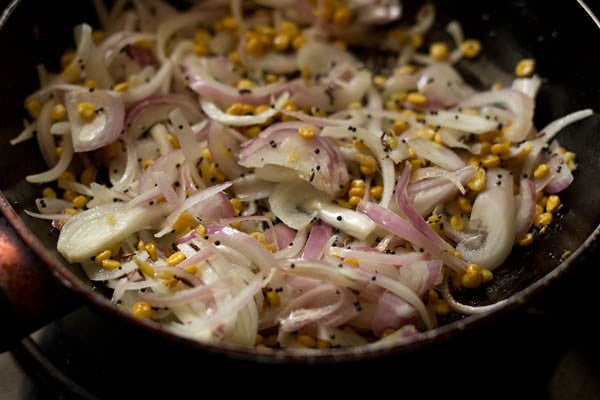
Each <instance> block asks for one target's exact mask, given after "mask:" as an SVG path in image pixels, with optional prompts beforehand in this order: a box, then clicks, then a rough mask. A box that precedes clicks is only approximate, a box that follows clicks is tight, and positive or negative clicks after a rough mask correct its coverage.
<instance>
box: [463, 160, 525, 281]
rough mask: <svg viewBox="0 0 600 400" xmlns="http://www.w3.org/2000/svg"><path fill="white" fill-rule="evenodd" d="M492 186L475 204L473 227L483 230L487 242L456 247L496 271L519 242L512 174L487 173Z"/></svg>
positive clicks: (465, 243)
mask: <svg viewBox="0 0 600 400" xmlns="http://www.w3.org/2000/svg"><path fill="white" fill-rule="evenodd" d="M487 180H488V186H487V188H486V189H485V190H484V191H483V192H481V193H479V195H478V196H477V197H476V198H475V201H474V202H473V209H472V211H471V216H470V220H469V225H470V226H472V227H474V228H476V229H477V228H479V229H483V230H484V231H485V235H484V238H483V243H480V244H478V245H473V244H471V243H468V242H465V241H463V242H461V243H459V244H458V245H457V246H456V250H458V251H459V252H460V253H461V254H462V256H463V257H464V258H465V259H466V260H468V261H469V262H472V263H475V264H477V265H479V266H480V267H482V268H487V269H490V270H493V269H494V268H496V267H498V266H499V265H500V264H502V263H503V262H504V260H505V259H506V257H508V255H509V254H510V252H511V250H512V246H513V243H514V241H515V234H516V229H517V226H516V223H515V218H512V217H508V218H507V217H506V216H512V215H515V204H514V198H513V180H512V174H510V173H509V172H508V171H506V170H502V169H500V168H494V169H490V170H488V172H487Z"/></svg>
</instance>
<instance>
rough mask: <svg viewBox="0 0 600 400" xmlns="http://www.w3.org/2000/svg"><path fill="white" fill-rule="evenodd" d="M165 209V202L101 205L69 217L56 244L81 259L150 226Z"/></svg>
mask: <svg viewBox="0 0 600 400" xmlns="http://www.w3.org/2000/svg"><path fill="white" fill-rule="evenodd" d="M166 212H167V208H166V206H165V205H156V206H152V207H148V206H137V207H132V208H128V207H127V205H126V204H124V203H111V204H105V205H101V206H98V207H95V208H93V209H89V210H86V211H83V212H82V213H79V214H77V215H75V216H73V217H72V218H70V219H69V220H68V221H67V222H66V223H65V225H64V226H63V228H62V229H61V231H60V235H59V237H58V243H57V245H56V247H57V249H58V251H59V252H60V253H61V254H62V255H63V256H64V257H65V258H66V259H67V261H69V262H78V261H81V260H84V259H86V258H89V257H92V256H95V255H96V254H98V253H100V252H101V251H103V250H106V249H107V248H109V247H110V246H112V245H113V244H115V243H118V242H120V241H121V240H123V239H125V238H126V237H128V236H129V235H131V234H133V233H135V232H137V231H139V230H141V229H143V228H146V227H149V226H151V225H152V224H154V223H155V222H156V221H157V220H158V219H160V218H161V217H163V216H164V215H165V214H166Z"/></svg>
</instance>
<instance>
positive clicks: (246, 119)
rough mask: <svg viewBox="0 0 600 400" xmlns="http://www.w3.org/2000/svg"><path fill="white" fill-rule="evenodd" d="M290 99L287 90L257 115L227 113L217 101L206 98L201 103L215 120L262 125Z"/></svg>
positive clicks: (231, 124) (240, 124) (204, 109)
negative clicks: (220, 107)
mask: <svg viewBox="0 0 600 400" xmlns="http://www.w3.org/2000/svg"><path fill="white" fill-rule="evenodd" d="M288 99H289V94H288V93H287V92H286V93H284V94H282V95H280V96H279V98H278V99H277V100H276V101H275V104H274V105H273V106H272V107H270V108H269V109H267V110H265V111H263V112H260V113H258V114H255V115H231V114H227V113H224V112H223V111H221V110H220V109H219V107H218V106H217V105H216V104H215V103H213V102H212V101H209V100H206V99H201V100H200V105H201V107H202V111H204V113H205V114H206V115H207V116H208V117H209V118H211V119H212V120H214V121H217V122H220V123H222V124H224V125H229V126H249V125H260V124H264V123H265V122H267V120H268V119H269V118H272V117H274V116H275V114H277V113H278V110H279V109H281V108H282V107H283V105H284V104H285V102H286V101H287V100H288Z"/></svg>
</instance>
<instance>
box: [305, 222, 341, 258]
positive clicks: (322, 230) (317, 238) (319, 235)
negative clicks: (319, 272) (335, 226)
mask: <svg viewBox="0 0 600 400" xmlns="http://www.w3.org/2000/svg"><path fill="white" fill-rule="evenodd" d="M332 233H333V230H332V229H331V227H330V226H329V225H327V224H324V223H322V222H316V223H315V224H313V226H312V228H311V230H310V235H309V236H308V240H307V241H306V245H305V246H304V251H303V252H302V257H303V258H305V259H307V260H312V261H316V260H319V259H320V258H321V257H323V253H324V252H325V246H326V244H327V242H328V241H329V238H330V237H331V235H332Z"/></svg>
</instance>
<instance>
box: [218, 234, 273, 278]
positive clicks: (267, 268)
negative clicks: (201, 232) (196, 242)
mask: <svg viewBox="0 0 600 400" xmlns="http://www.w3.org/2000/svg"><path fill="white" fill-rule="evenodd" d="M207 233H208V235H209V237H210V239H211V240H212V241H213V242H217V241H218V242H220V243H222V244H224V245H225V246H229V247H231V248H233V249H236V250H238V251H239V252H240V253H241V254H243V255H244V256H245V257H247V258H248V259H249V260H250V261H251V262H252V263H253V264H254V265H256V266H257V267H258V268H259V269H260V271H261V272H262V274H263V275H264V277H267V276H268V275H269V274H270V272H271V270H272V269H274V268H277V260H276V259H275V257H274V256H273V254H272V253H271V252H270V251H268V250H267V249H266V248H265V247H264V246H263V245H262V244H261V243H259V242H258V240H256V239H255V238H254V237H252V236H250V235H248V234H246V233H244V232H242V231H238V230H237V229H234V228H231V227H228V226H219V225H210V226H209V227H208V228H207Z"/></svg>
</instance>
